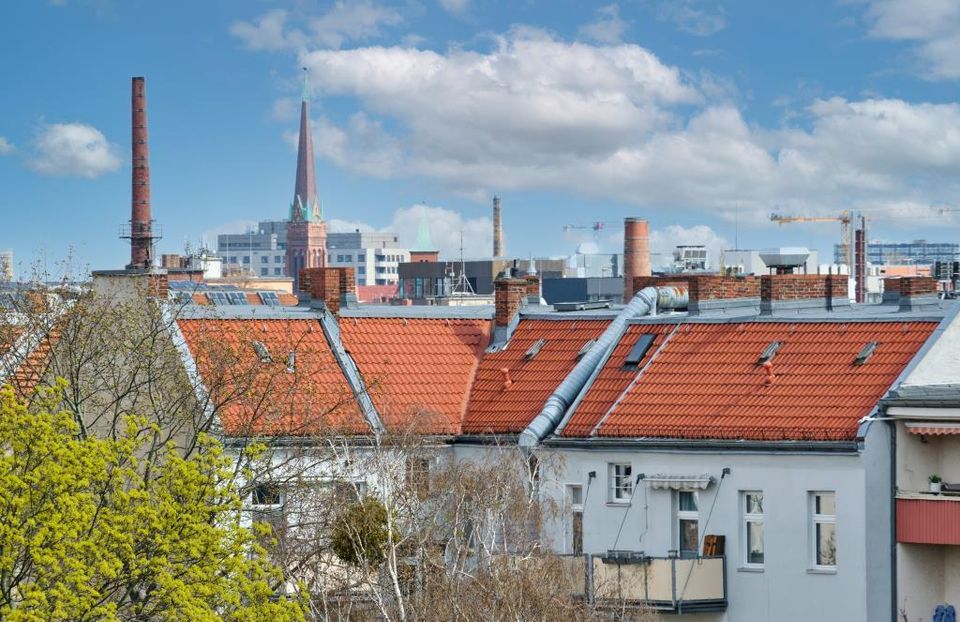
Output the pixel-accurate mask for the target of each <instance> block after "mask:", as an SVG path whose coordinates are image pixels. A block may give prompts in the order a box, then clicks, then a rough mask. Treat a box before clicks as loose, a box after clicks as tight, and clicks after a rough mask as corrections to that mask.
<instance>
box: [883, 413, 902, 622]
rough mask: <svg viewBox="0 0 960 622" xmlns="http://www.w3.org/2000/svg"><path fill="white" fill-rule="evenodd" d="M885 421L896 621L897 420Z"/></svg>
mask: <svg viewBox="0 0 960 622" xmlns="http://www.w3.org/2000/svg"><path fill="white" fill-rule="evenodd" d="M885 423H886V424H887V425H889V426H890V544H891V546H890V600H891V603H890V609H891V611H890V619H891V620H892V622H897V620H898V618H897V603H898V602H899V596H898V594H897V586H898V584H899V581H898V580H897V546H898V545H897V422H896V421H891V420H888V421H886V422H885Z"/></svg>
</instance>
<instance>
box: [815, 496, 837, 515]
mask: <svg viewBox="0 0 960 622" xmlns="http://www.w3.org/2000/svg"><path fill="white" fill-rule="evenodd" d="M836 506H837V504H836V498H835V495H834V493H832V492H821V493H818V494H817V495H816V508H815V510H814V513H816V514H831V515H832V514H836Z"/></svg>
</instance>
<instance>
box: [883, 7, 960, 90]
mask: <svg viewBox="0 0 960 622" xmlns="http://www.w3.org/2000/svg"><path fill="white" fill-rule="evenodd" d="M868 1H869V7H868V9H867V21H868V23H869V25H870V36H872V37H875V38H878V39H890V40H895V41H907V42H912V43H915V44H916V48H915V49H914V51H915V53H916V56H917V58H918V60H919V61H920V63H921V64H922V66H923V68H924V71H925V73H926V76H927V77H928V78H931V79H951V80H953V79H957V78H960V3H958V2H957V1H956V0H868Z"/></svg>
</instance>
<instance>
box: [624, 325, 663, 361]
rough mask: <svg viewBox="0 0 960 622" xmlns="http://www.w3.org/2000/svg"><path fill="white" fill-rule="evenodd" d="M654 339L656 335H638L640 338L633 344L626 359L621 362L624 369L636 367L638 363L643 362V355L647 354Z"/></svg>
mask: <svg viewBox="0 0 960 622" xmlns="http://www.w3.org/2000/svg"><path fill="white" fill-rule="evenodd" d="M654 339H656V335H652V334H650V333H644V334H642V335H640V338H639V339H637V342H636V343H635V344H633V347H632V348H631V349H630V352H629V353H628V354H627V358H626V359H624V361H623V366H624V367H636V366H638V365H639V364H640V361H642V360H643V357H644V355H645V354H646V353H647V350H649V349H650V346H652V345H653V340H654Z"/></svg>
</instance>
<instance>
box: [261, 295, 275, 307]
mask: <svg viewBox="0 0 960 622" xmlns="http://www.w3.org/2000/svg"><path fill="white" fill-rule="evenodd" d="M258 295H259V296H260V302H262V303H263V304H265V305H270V306H271V307H277V306H279V305H280V296H277V292H259V293H258Z"/></svg>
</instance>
